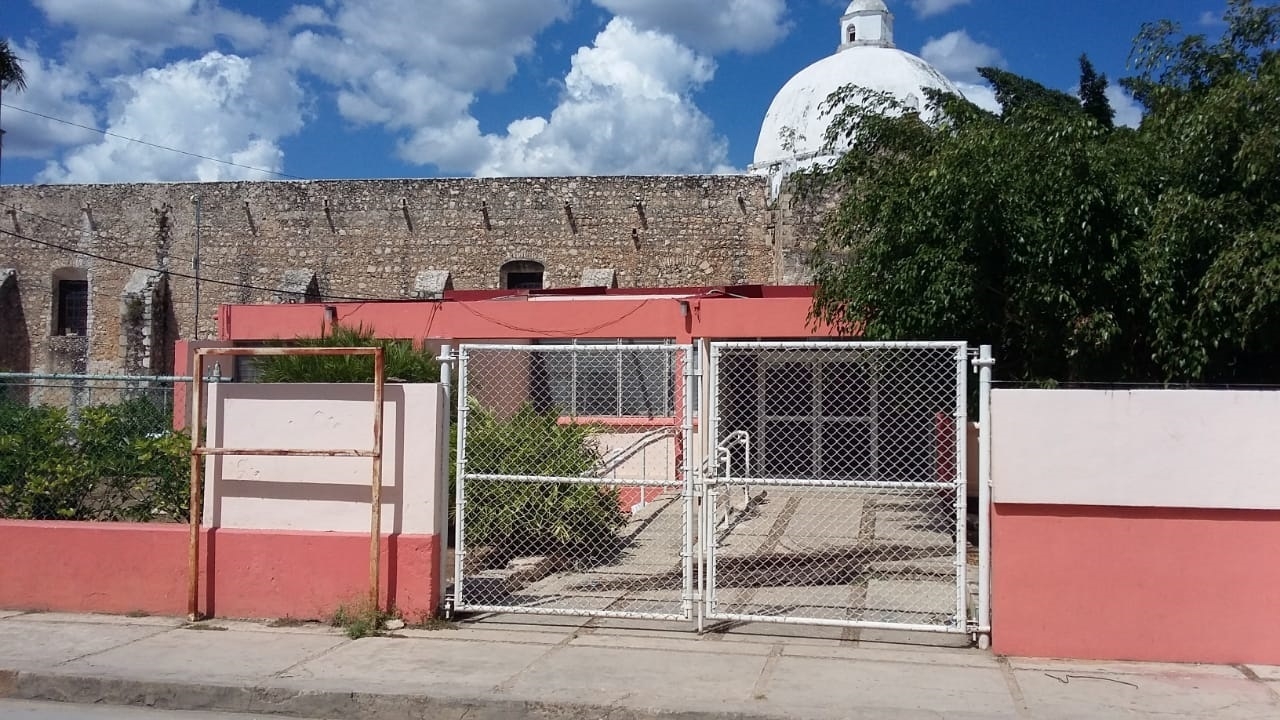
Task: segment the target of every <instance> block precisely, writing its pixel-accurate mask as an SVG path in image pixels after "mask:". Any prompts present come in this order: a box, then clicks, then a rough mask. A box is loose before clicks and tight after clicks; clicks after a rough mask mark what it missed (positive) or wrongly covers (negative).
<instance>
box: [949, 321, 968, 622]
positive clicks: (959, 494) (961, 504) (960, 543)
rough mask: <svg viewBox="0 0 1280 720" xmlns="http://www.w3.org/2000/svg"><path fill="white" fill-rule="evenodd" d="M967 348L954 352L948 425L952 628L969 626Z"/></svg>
mask: <svg viewBox="0 0 1280 720" xmlns="http://www.w3.org/2000/svg"><path fill="white" fill-rule="evenodd" d="M968 406H969V348H968V347H967V346H966V347H964V348H962V349H961V350H960V351H959V352H957V353H956V415H955V418H954V420H953V422H952V426H953V427H954V429H955V434H956V439H955V442H956V467H955V470H954V473H953V480H954V482H955V483H956V490H955V513H956V543H955V544H956V559H955V564H956V625H957V626H959V627H968V626H969V583H968V574H969V558H968V553H967V552H965V551H966V550H967V549H968V546H969V540H968V532H966V530H967V528H966V524H967V520H968V515H969V513H968V507H966V506H967V504H968V500H969V488H968V486H967V483H966V482H965V480H966V476H967V474H968V468H969V464H968V449H969V447H968V446H969V443H968V438H967V437H966V435H967V434H968V432H967V430H968V427H969V407H968Z"/></svg>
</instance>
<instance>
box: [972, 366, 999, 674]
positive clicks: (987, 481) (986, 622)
mask: <svg viewBox="0 0 1280 720" xmlns="http://www.w3.org/2000/svg"><path fill="white" fill-rule="evenodd" d="M976 364H977V366H978V631H979V632H980V633H983V635H982V636H981V637H979V638H978V646H979V647H982V648H983V649H984V650H985V649H986V647H987V646H988V645H989V644H990V642H991V637H990V632H991V368H992V367H993V366H994V365H995V364H996V361H995V359H994V358H993V357H992V355H991V346H990V345H983V346H982V347H981V348H979V350H978V361H977V363H976Z"/></svg>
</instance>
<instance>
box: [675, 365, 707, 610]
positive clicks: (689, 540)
mask: <svg viewBox="0 0 1280 720" xmlns="http://www.w3.org/2000/svg"><path fill="white" fill-rule="evenodd" d="M677 352H678V354H679V355H682V356H683V357H682V358H681V368H680V373H681V376H682V378H683V387H682V388H681V394H680V398H681V404H682V405H683V406H684V407H682V408H681V418H680V439H681V446H682V450H683V452H682V457H681V461H680V484H681V488H680V502H681V506H682V507H683V512H684V547H683V548H682V549H681V551H680V553H681V556H682V557H681V562H682V568H683V570H684V580H683V586H684V591H683V593H682V595H683V597H682V601H681V607H682V608H683V610H684V614H685V617H686V618H687V619H692V618H693V614H694V612H695V610H694V605H695V604H696V603H697V600H698V594H697V586H696V583H695V581H694V558H693V555H694V551H693V545H694V542H695V541H696V537H695V535H696V533H695V529H696V527H697V514H696V512H695V507H694V497H693V486H694V475H695V472H696V471H695V470H694V467H695V466H696V463H695V462H694V459H693V456H694V445H693V387H694V383H697V382H699V378H698V377H697V375H696V373H695V371H694V368H693V353H694V352H695V351H694V349H693V347H692V346H686V347H685V348H684V349H683V350H679V351H677ZM699 616H701V614H700V613H699Z"/></svg>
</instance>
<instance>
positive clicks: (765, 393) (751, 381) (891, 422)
mask: <svg viewBox="0 0 1280 720" xmlns="http://www.w3.org/2000/svg"><path fill="white" fill-rule="evenodd" d="M946 353H947V351H945V350H943V351H933V350H925V351H921V353H919V354H915V355H893V354H885V353H880V352H874V351H872V352H868V351H862V350H841V349H835V348H833V349H831V350H822V349H817V350H811V349H800V350H795V349H788V350H784V351H770V350H735V351H732V352H726V353H724V354H723V355H722V356H721V359H720V361H719V366H720V369H719V379H718V389H717V398H716V405H717V407H716V412H717V414H718V416H719V418H720V419H719V432H718V434H719V436H720V437H722V438H723V437H726V436H727V435H728V434H729V433H731V432H734V431H739V430H745V431H746V432H747V433H748V434H749V435H750V437H751V442H752V455H751V463H752V467H751V468H750V470H749V472H750V473H751V475H752V476H753V477H758V478H794V479H805V480H809V479H815V480H848V481H892V482H933V481H936V479H937V477H938V462H939V454H938V453H939V451H940V446H939V425H938V424H939V422H940V418H946V419H950V421H952V422H954V414H955V403H956V399H955V395H956V390H955V384H954V383H955V378H954V369H953V368H954V361H953V360H950V359H949V357H948V356H947V355H946ZM935 355H936V356H937V357H934V356H935ZM738 455H741V451H738ZM739 461H740V458H735V460H734V462H735V463H736V462H739Z"/></svg>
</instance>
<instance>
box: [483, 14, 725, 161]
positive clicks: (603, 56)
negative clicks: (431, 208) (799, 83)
mask: <svg viewBox="0 0 1280 720" xmlns="http://www.w3.org/2000/svg"><path fill="white" fill-rule="evenodd" d="M714 74H715V64H714V62H713V61H712V60H711V59H710V58H708V57H705V56H702V55H699V54H698V53H696V52H694V51H693V50H691V49H689V48H687V47H684V46H683V45H681V44H680V43H678V42H677V41H676V40H675V38H673V37H671V36H670V35H666V34H664V33H659V32H656V31H653V30H642V29H640V28H637V27H636V26H635V24H634V23H632V22H631V21H630V20H628V19H626V18H614V19H613V20H611V21H610V22H609V24H608V26H606V27H605V29H604V30H603V31H602V32H601V33H600V34H599V36H597V38H596V40H595V44H594V45H593V46H592V47H589V48H582V49H580V50H579V51H578V52H577V53H576V54H575V55H574V57H573V67H572V69H571V70H570V71H569V74H568V76H567V77H566V78H565V91H564V95H563V97H562V98H561V101H560V104H559V105H558V106H557V107H556V109H555V110H554V111H553V112H552V113H551V116H550V117H549V118H524V119H522V120H518V121H516V122H514V123H512V124H511V125H510V126H509V127H508V128H507V134H506V135H504V136H501V137H495V136H490V137H487V138H486V142H487V143H488V145H489V148H490V149H489V157H488V158H487V159H486V160H485V162H484V163H482V164H481V165H480V166H479V168H478V169H477V171H476V174H478V175H565V174H568V175H579V174H582V175H588V174H621V173H634V174H658V173H690V172H721V171H726V170H728V167H727V154H728V150H727V143H726V142H725V140H724V139H723V138H722V137H720V136H718V135H717V134H716V132H715V128H714V127H713V124H712V122H711V120H710V119H709V118H708V117H707V116H706V115H705V114H704V113H703V112H702V111H701V110H699V109H698V107H697V105H696V104H695V103H694V102H693V100H692V99H691V93H692V92H693V91H694V90H696V89H697V88H698V87H700V86H701V85H703V84H704V83H706V82H708V81H710V80H711V79H712V77H713V76H714Z"/></svg>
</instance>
